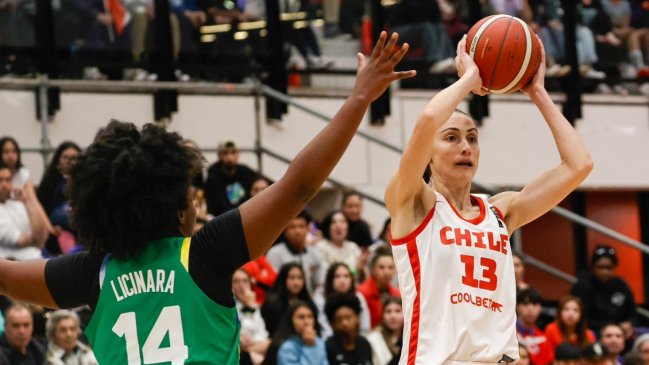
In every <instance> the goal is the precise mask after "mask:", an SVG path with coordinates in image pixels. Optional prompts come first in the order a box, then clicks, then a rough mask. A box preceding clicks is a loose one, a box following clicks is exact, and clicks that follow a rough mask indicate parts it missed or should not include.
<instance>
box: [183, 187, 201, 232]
mask: <svg viewBox="0 0 649 365" xmlns="http://www.w3.org/2000/svg"><path fill="white" fill-rule="evenodd" d="M197 204H198V203H197V202H196V200H195V199H194V188H193V187H191V186H190V187H189V188H188V189H187V208H185V210H184V211H183V212H182V214H179V216H182V218H181V219H180V227H179V229H180V233H182V234H183V235H184V236H185V237H190V236H191V235H192V234H193V233H194V226H195V225H196V216H197V215H198V213H197Z"/></svg>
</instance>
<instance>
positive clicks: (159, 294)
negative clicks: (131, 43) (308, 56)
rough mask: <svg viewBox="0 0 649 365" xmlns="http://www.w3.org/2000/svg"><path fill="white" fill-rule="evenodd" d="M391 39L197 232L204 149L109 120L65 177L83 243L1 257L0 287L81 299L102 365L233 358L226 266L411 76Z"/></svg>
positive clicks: (253, 253)
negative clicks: (257, 179)
mask: <svg viewBox="0 0 649 365" xmlns="http://www.w3.org/2000/svg"><path fill="white" fill-rule="evenodd" d="M397 38H398V36H397V35H396V34H392V36H391V37H390V39H389V40H388V39H387V35H386V34H385V33H383V34H381V37H380V38H379V40H378V42H377V44H376V47H375V49H374V50H373V52H372V55H371V57H370V59H369V60H368V61H367V62H366V61H365V58H364V57H363V56H362V55H360V54H359V62H358V66H359V67H358V73H357V77H356V85H355V87H354V89H353V91H352V94H351V95H350V97H349V98H348V99H347V100H346V101H345V103H344V104H343V106H342V107H341V109H340V110H339V111H338V113H337V114H336V116H335V117H334V118H333V120H332V121H331V123H329V124H328V125H327V126H326V127H325V128H324V129H323V130H322V131H321V132H320V133H319V134H318V135H317V136H316V137H315V138H314V139H313V140H312V141H311V142H310V143H309V144H308V145H307V146H306V147H305V148H304V149H303V150H302V151H301V152H300V153H299V154H298V155H297V156H296V157H295V159H294V160H293V162H292V163H291V165H290V166H289V167H288V169H287V171H286V173H285V174H284V176H283V177H282V178H281V179H279V180H278V181H277V182H276V183H275V184H273V185H272V186H270V187H269V188H267V189H265V190H264V191H263V192H262V193H260V194H258V195H257V196H255V197H254V198H252V199H250V200H249V201H247V202H246V203H244V204H243V205H241V206H240V207H239V208H238V209H235V210H232V211H230V212H227V213H225V214H223V215H221V216H219V217H217V218H215V219H214V220H212V221H210V222H209V223H207V224H206V225H205V227H203V228H202V229H201V230H199V231H198V232H196V233H195V234H193V227H194V224H195V221H196V209H195V207H194V205H193V199H192V192H191V188H190V182H191V181H192V179H193V177H194V176H195V174H196V173H197V172H198V171H199V170H200V168H201V166H202V162H203V160H202V157H201V156H199V155H198V154H197V153H196V152H195V151H194V150H192V149H191V148H188V147H186V146H184V144H183V143H182V139H181V137H180V136H179V135H177V134H175V133H169V132H167V131H165V130H164V129H162V128H159V127H157V126H153V125H147V126H145V127H144V128H143V129H142V131H138V130H137V129H136V128H135V126H133V125H132V124H127V123H120V122H111V123H110V124H109V125H108V127H107V128H106V129H105V130H104V131H103V132H102V133H101V134H100V135H99V136H98V137H97V138H96V139H95V141H94V142H93V143H92V144H91V145H90V146H89V147H88V149H87V150H86V152H84V153H82V154H80V156H79V157H78V160H77V162H76V165H75V167H74V168H73V169H72V171H71V175H70V181H69V192H70V199H71V200H70V201H71V206H72V213H71V214H72V219H73V221H74V223H75V225H76V228H77V231H78V234H79V238H80V240H81V242H84V243H86V244H88V245H89V246H90V250H89V251H88V252H83V253H78V254H73V255H68V256H63V257H61V258H56V259H52V260H49V261H45V260H39V261H28V262H10V261H6V260H0V293H1V294H5V295H8V296H10V297H12V298H14V299H17V300H21V301H25V302H30V303H37V304H41V305H45V306H48V307H52V308H70V307H77V306H81V305H85V304H88V305H90V307H91V308H92V309H93V316H92V319H91V322H90V324H89V326H88V328H87V330H86V333H87V335H88V338H89V339H90V342H91V344H92V346H93V349H94V351H95V354H96V356H97V359H98V360H99V362H100V363H101V364H109V365H120V364H129V365H136V364H137V365H139V364H172V365H180V364H218V365H234V364H238V363H239V349H238V347H239V346H238V345H239V322H238V320H237V314H236V309H235V307H234V300H233V297H232V291H231V290H232V285H231V282H232V280H231V276H232V273H233V272H234V271H235V270H236V269H237V268H238V267H240V266H241V265H242V264H244V263H246V262H247V261H249V260H250V259H254V258H256V257H258V256H260V255H261V254H263V253H264V252H265V251H266V250H267V249H268V247H269V246H270V245H271V244H272V243H273V241H274V240H275V239H276V238H277V236H278V235H279V234H280V233H281V232H282V230H283V229H284V228H285V227H286V225H287V224H288V223H289V222H290V220H291V219H293V218H294V217H295V216H296V215H297V214H298V212H300V211H301V210H302V209H303V208H304V206H305V204H306V203H307V202H308V201H309V200H310V199H311V198H312V197H313V195H314V194H315V193H316V192H317V191H318V189H319V188H320V186H321V185H322V183H323V182H324V180H325V179H326V177H327V176H328V175H329V173H330V172H331V170H332V169H333V168H334V166H335V165H336V163H337V161H338V160H339V159H340V157H341V156H342V154H343V152H344V151H345V149H346V147H347V145H348V144H349V142H350V141H351V139H352V137H353V135H354V132H355V131H356V129H357V128H358V125H359V124H360V122H361V120H362V117H363V115H364V113H365V110H366V109H367V107H368V106H369V104H370V103H371V102H372V101H373V100H375V99H376V98H377V97H378V96H379V95H380V94H382V93H383V92H384V91H385V89H386V88H387V87H388V86H389V85H390V83H391V82H392V81H394V80H398V79H403V78H406V77H412V76H414V74H415V72H414V71H407V72H395V71H394V67H395V66H396V65H397V64H398V63H399V61H400V60H401V59H402V58H403V56H404V55H405V53H406V51H407V49H408V46H407V45H404V46H403V47H401V49H399V50H398V51H397V52H393V50H394V48H395V45H396V42H397ZM314 162H316V163H315V164H314ZM314 166H317V168H314Z"/></svg>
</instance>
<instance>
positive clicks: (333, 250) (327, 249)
mask: <svg viewBox="0 0 649 365" xmlns="http://www.w3.org/2000/svg"><path fill="white" fill-rule="evenodd" d="M320 229H321V230H322V235H323V239H321V240H320V241H318V242H316V244H315V247H316V249H318V251H319V253H320V257H322V259H323V260H324V264H325V266H329V265H331V264H333V263H334V262H344V263H345V264H347V266H349V267H350V268H351V269H352V270H353V272H356V271H359V270H362V267H363V266H362V265H363V263H362V262H361V261H360V260H359V259H360V257H361V249H360V248H359V247H358V245H357V244H356V243H354V242H352V241H349V240H347V234H348V233H349V225H348V224H347V218H345V215H344V214H343V213H342V212H341V211H340V210H335V211H333V212H331V213H329V214H327V215H326V216H325V217H324V219H322V223H321V225H320ZM359 263H360V265H359Z"/></svg>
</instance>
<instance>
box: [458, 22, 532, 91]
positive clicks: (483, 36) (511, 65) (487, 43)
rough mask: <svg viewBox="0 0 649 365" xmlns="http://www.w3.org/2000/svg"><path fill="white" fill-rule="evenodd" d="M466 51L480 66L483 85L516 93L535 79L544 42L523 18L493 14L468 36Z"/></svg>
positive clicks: (489, 88) (488, 88)
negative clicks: (542, 42)
mask: <svg viewBox="0 0 649 365" xmlns="http://www.w3.org/2000/svg"><path fill="white" fill-rule="evenodd" d="M466 46H467V50H466V51H467V53H468V54H469V55H470V56H471V58H473V61H474V62H475V63H476V65H478V68H479V69H480V77H481V78H482V86H483V87H484V88H485V89H487V90H488V91H489V92H491V93H495V94H507V93H513V92H516V91H518V90H520V89H521V88H523V87H525V86H526V85H527V84H529V83H530V81H532V78H533V77H534V74H536V71H537V70H538V68H539V64H540V63H541V41H539V39H538V37H537V36H536V34H535V33H534V31H533V30H532V29H531V28H530V27H529V26H528V25H527V24H526V23H525V22H524V21H522V20H521V19H519V18H517V17H514V16H510V15H504V14H499V15H491V16H488V17H486V18H483V19H482V20H480V21H479V22H477V23H476V24H475V25H474V26H473V27H471V29H470V30H469V33H468V35H467V40H466Z"/></svg>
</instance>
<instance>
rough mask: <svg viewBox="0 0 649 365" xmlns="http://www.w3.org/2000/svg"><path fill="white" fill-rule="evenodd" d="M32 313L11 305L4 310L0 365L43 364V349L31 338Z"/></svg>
mask: <svg viewBox="0 0 649 365" xmlns="http://www.w3.org/2000/svg"><path fill="white" fill-rule="evenodd" d="M33 332H34V322H33V319H32V312H31V311H30V310H29V309H28V308H27V307H25V306H23V305H20V304H13V305H11V306H9V307H8V308H7V309H6V310H5V333H4V334H2V336H1V337H0V364H7V365H9V364H11V365H42V364H45V347H44V346H43V345H41V344H40V343H38V342H36V341H35V340H34V338H33V337H32V335H33Z"/></svg>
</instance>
